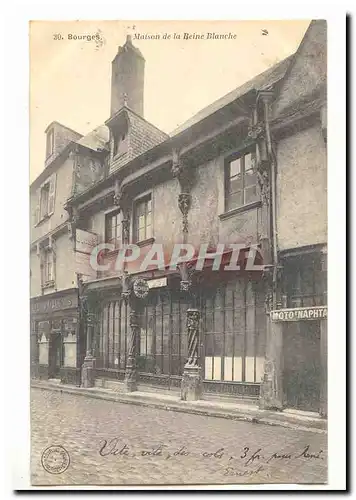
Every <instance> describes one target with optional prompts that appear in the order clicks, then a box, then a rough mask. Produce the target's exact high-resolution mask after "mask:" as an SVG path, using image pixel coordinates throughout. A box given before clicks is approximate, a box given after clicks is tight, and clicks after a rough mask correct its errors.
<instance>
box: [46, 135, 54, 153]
mask: <svg viewBox="0 0 356 500" xmlns="http://www.w3.org/2000/svg"><path fill="white" fill-rule="evenodd" d="M53 153H54V129H53V128H52V129H51V130H49V131H48V132H47V138H46V158H49V157H50V156H52V155H53Z"/></svg>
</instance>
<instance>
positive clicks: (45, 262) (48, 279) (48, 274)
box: [42, 248, 54, 286]
mask: <svg viewBox="0 0 356 500" xmlns="http://www.w3.org/2000/svg"><path fill="white" fill-rule="evenodd" d="M53 282H54V261H53V253H52V250H51V249H49V248H46V249H44V250H43V254H42V286H46V285H47V286H48V285H49V284H51V283H53Z"/></svg>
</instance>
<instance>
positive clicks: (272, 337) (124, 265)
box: [33, 21, 327, 415]
mask: <svg viewBox="0 0 356 500" xmlns="http://www.w3.org/2000/svg"><path fill="white" fill-rule="evenodd" d="M308 65H309V67H308ZM144 68H145V61H144V58H143V56H142V54H141V53H140V51H139V50H138V49H137V48H136V47H134V46H133V44H132V41H131V39H130V38H129V37H128V39H127V41H126V43H125V45H124V46H123V47H120V48H119V51H118V54H117V55H116V57H115V58H114V60H113V62H112V88H111V113H110V117H109V119H108V120H107V121H106V123H105V125H103V126H102V127H101V137H102V138H104V137H105V138H107V142H105V140H103V141H102V143H101V148H97V147H96V148H93V147H90V145H91V140H92V137H90V134H89V138H88V137H86V138H81V139H78V140H77V141H76V142H75V145H74V146H72V150H73V152H72V154H71V158H72V160H71V161H72V177H71V178H72V184H71V191H70V193H69V192H68V193H67V194H68V195H69V196H68V197H67V198H66V200H65V203H64V209H65V211H66V214H67V216H66V217H67V219H66V221H67V222H66V224H67V225H68V227H70V231H71V237H72V239H73V241H75V242H76V244H75V245H74V246H73V248H72V254H73V255H72V258H73V262H74V269H75V273H76V276H77V283H78V288H77V290H78V307H77V311H78V318H79V322H78V330H77V334H76V335H77V351H76V352H77V358H76V365H75V368H76V370H77V374H79V373H80V369H81V375H80V376H81V384H82V385H84V386H90V385H94V384H99V385H100V384H101V385H103V386H108V385H110V383H111V384H112V383H123V384H124V387H125V389H126V390H127V391H133V390H135V389H136V388H137V385H138V384H142V385H144V384H146V385H154V386H156V387H164V388H165V389H172V390H174V389H180V391H181V393H180V394H181V398H182V399H197V398H200V397H204V394H208V393H216V394H224V395H229V396H231V397H233V398H234V399H235V400H236V399H240V398H244V399H249V400H251V401H256V402H257V401H260V404H261V406H262V407H264V408H278V409H283V408H284V407H286V406H292V407H296V408H300V409H309V410H315V411H320V412H321V413H322V414H323V415H326V326H325V324H326V319H325V318H326V312H325V311H326V277H325V276H326V263H325V259H326V253H327V249H326V241H327V233H326V112H325V110H326V26H325V23H324V22H323V21H316V22H312V23H311V25H310V27H309V29H308V30H307V32H306V34H305V37H304V39H303V41H302V43H301V45H300V47H299V49H298V50H297V52H296V54H294V55H293V56H291V57H289V58H287V59H285V60H284V61H281V62H280V63H278V64H277V65H275V66H273V67H272V68H270V69H268V70H267V71H265V72H264V73H262V74H261V75H258V76H257V77H256V78H254V79H253V80H251V81H249V82H247V83H246V84H244V85H242V86H241V87H239V88H237V89H236V90H234V91H232V92H231V93H229V94H227V95H226V96H224V97H223V98H221V99H219V100H218V101H216V102H215V103H213V104H212V105H210V106H208V107H207V108H205V109H203V110H202V111H201V112H199V113H198V114H197V115H195V116H193V117H192V118H191V119H190V120H188V122H186V123H185V124H183V125H182V126H180V127H179V128H178V129H177V130H176V131H174V132H173V133H172V134H171V135H170V136H168V135H167V134H165V133H163V132H162V131H160V130H159V129H157V128H156V127H155V126H154V125H152V124H150V123H149V122H147V120H145V118H144V117H143V93H144ZM93 160H95V161H97V164H96V165H97V167H96V168H93ZM95 161H94V164H95ZM93 171H94V172H95V174H93ZM88 235H91V241H90V243H88ZM66 237H67V238H68V235H67V236H66ZM34 242H35V243H36V242H37V240H34ZM36 244H37V243H36ZM98 245H100V246H98ZM129 245H132V246H131V247H130V248H129V249H128V248H127V247H128V246H129ZM177 245H180V247H179V248H180V249H185V252H186V253H185V254H184V252H183V254H184V255H182V254H181V253H179V254H175V252H176V248H177ZM33 246H34V245H33ZM94 246H95V251H94V253H93V248H94ZM123 249H126V250H123ZM99 250H100V251H99ZM125 252H126V253H125ZM93 256H94V257H93ZM173 256H175V260H174V258H173ZM251 259H252V260H251ZM147 263H149V265H144V264H147ZM93 264H95V265H93ZM43 295H44V294H43ZM36 300H40V299H38V298H36ZM41 300H42V299H41ZM293 311H294V312H293ZM291 314H292V315H294V316H295V317H294V316H293V318H294V319H293V321H292V320H291V319H290V318H291V317H292V316H291ZM305 314H306V315H307V316H305ZM280 318H282V319H280ZM36 328H37V327H36ZM36 338H39V336H38V335H37V337H36ZM64 338H65V337H64ZM41 339H42V337H41V338H40V341H41ZM39 345H40V346H41V344H39ZM44 357H46V359H47V354H46V356H45V355H43V356H42V357H41V360H43V359H44ZM37 365H38V366H42V365H41V363H37ZM77 376H78V377H79V375H77ZM62 379H63V380H65V377H62Z"/></svg>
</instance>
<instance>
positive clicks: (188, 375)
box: [172, 151, 202, 401]
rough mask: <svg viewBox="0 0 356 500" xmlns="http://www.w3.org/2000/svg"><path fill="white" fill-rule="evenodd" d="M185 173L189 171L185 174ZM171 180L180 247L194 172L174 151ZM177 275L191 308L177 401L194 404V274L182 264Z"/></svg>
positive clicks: (198, 381) (197, 388)
mask: <svg viewBox="0 0 356 500" xmlns="http://www.w3.org/2000/svg"><path fill="white" fill-rule="evenodd" d="M188 170H189V171H188ZM172 173H173V176H174V177H176V178H177V179H178V182H179V185H180V190H181V192H180V194H179V195H178V207H179V210H180V211H181V213H182V233H183V243H187V242H188V230H189V228H188V213H189V210H190V207H191V203H192V197H191V194H190V192H191V188H192V185H193V183H194V172H193V170H192V169H188V167H187V165H186V164H184V162H183V161H182V160H181V158H179V154H178V152H177V151H173V164H172ZM179 271H180V275H181V282H180V289H181V291H182V292H185V293H187V294H188V296H189V301H190V303H191V305H192V306H193V307H191V308H190V309H188V310H187V323H186V325H187V336H188V360H187V362H186V364H185V366H184V371H183V376H182V383H181V399H183V400H184V401H195V400H197V399H200V397H201V393H202V378H201V368H200V366H199V352H198V346H199V324H200V311H199V309H196V308H195V307H194V306H195V296H194V293H193V292H192V281H191V275H192V272H194V271H193V270H192V269H191V268H189V266H188V264H187V263H186V262H183V263H182V264H181V265H180V266H179Z"/></svg>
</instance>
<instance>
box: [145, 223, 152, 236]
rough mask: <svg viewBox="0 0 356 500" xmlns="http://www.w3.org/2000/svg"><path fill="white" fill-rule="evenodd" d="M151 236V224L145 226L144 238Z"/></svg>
mask: <svg viewBox="0 0 356 500" xmlns="http://www.w3.org/2000/svg"><path fill="white" fill-rule="evenodd" d="M151 236H152V226H147V228H146V238H151Z"/></svg>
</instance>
